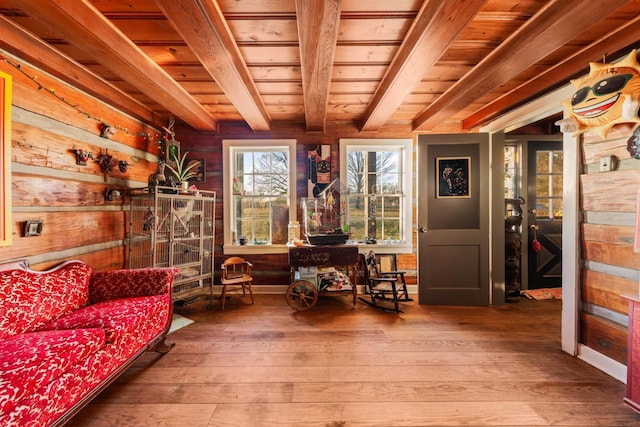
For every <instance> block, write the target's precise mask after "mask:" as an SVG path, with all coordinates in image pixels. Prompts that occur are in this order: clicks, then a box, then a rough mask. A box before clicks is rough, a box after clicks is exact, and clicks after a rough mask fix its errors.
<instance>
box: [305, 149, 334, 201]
mask: <svg viewBox="0 0 640 427" xmlns="http://www.w3.org/2000/svg"><path fill="white" fill-rule="evenodd" d="M307 162H308V169H307V182H308V192H307V194H308V196H309V197H311V196H313V197H318V195H319V194H320V193H321V192H322V190H324V189H325V188H327V186H328V185H329V184H330V183H331V145H312V146H310V147H309V150H308V151H307Z"/></svg>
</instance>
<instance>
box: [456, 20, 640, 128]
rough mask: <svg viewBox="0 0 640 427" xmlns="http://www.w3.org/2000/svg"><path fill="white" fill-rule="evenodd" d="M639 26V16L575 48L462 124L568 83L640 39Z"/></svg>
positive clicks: (478, 122)
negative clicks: (599, 58) (603, 56)
mask: <svg viewBox="0 0 640 427" xmlns="http://www.w3.org/2000/svg"><path fill="white" fill-rule="evenodd" d="M639 25H640V15H638V16H636V17H635V18H633V19H631V20H630V21H628V22H626V23H625V24H624V25H622V26H620V27H616V28H615V29H614V30H613V31H611V32H609V33H608V34H607V35H605V36H604V37H603V38H601V39H599V40H597V41H595V42H593V43H591V44H589V45H588V46H586V47H584V48H583V49H580V50H578V51H576V52H575V53H574V54H573V55H571V56H569V57H567V58H566V60H564V61H562V62H558V63H556V64H554V65H553V66H550V67H549V68H548V69H546V70H545V71H544V72H543V73H541V74H539V75H537V76H536V77H535V78H534V79H532V80H529V81H527V82H525V83H523V84H522V85H520V86H518V87H517V88H515V89H513V90H511V91H509V92H507V93H505V94H504V95H502V96H500V97H499V98H496V99H495V100H494V101H492V102H490V103H488V104H486V105H485V106H484V107H482V108H481V109H479V110H477V111H476V112H475V113H474V114H472V115H470V116H468V117H467V118H465V119H464V120H463V123H462V127H463V129H465V130H469V129H472V128H475V127H477V126H480V125H482V124H484V123H487V122H488V121H490V120H493V119H494V118H496V117H497V116H498V115H500V114H503V113H504V112H506V111H508V110H509V109H512V108H515V107H517V106H518V104H519V103H522V102H526V101H527V100H530V99H532V98H534V97H535V96H537V95H540V94H542V92H543V91H542V90H541V87H545V88H546V87H554V86H557V85H560V84H563V83H567V82H568V81H569V79H571V78H572V76H574V75H575V74H577V73H580V72H583V71H584V72H587V71H586V68H587V67H586V64H588V63H589V62H593V61H594V59H595V58H596V57H597V55H599V54H600V52H602V51H610V52H615V51H618V50H621V49H624V48H626V47H627V46H629V45H631V44H633V43H635V42H637V41H638V36H637V32H636V28H638V26H639Z"/></svg>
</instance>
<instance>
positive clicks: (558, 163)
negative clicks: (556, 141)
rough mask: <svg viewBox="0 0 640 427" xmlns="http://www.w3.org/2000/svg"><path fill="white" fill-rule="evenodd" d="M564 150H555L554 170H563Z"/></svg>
mask: <svg viewBox="0 0 640 427" xmlns="http://www.w3.org/2000/svg"><path fill="white" fill-rule="evenodd" d="M562 158H563V155H562V151H554V152H553V171H554V172H561V171H562Z"/></svg>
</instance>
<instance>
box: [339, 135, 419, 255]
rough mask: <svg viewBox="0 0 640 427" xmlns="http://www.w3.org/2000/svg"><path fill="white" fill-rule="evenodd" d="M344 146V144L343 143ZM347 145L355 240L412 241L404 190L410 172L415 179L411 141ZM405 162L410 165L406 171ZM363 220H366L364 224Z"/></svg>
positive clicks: (350, 219)
mask: <svg viewBox="0 0 640 427" xmlns="http://www.w3.org/2000/svg"><path fill="white" fill-rule="evenodd" d="M341 144H342V143H341ZM351 144H352V143H350V144H349V145H345V146H344V150H345V152H346V163H347V164H346V168H345V169H346V176H345V177H341V178H343V179H345V180H346V182H347V187H348V190H349V204H348V210H349V213H348V215H349V221H350V224H351V226H352V227H351V229H352V231H353V238H354V239H356V240H359V241H362V240H363V239H364V238H365V237H372V238H375V239H376V240H377V241H378V243H381V242H390V241H394V242H395V243H400V242H402V243H406V242H409V241H410V238H409V237H408V236H404V235H403V233H405V232H406V231H405V230H403V227H404V226H405V225H404V224H405V221H407V218H406V215H411V214H412V212H411V211H409V212H404V210H405V208H406V207H405V203H406V200H407V199H405V198H404V194H405V192H406V191H407V190H409V191H410V190H411V187H410V186H409V187H410V188H408V189H405V188H403V187H404V185H405V180H406V179H407V175H405V174H406V173H407V172H408V173H409V175H411V167H410V161H411V158H410V153H411V152H410V151H409V150H408V148H409V147H410V146H411V143H410V141H409V142H408V141H406V140H397V141H395V142H391V143H390V144H388V145H383V144H380V143H379V142H377V143H374V144H373V145H371V142H367V141H363V142H362V144H361V145H358V144H357V143H356V144H354V145H351ZM405 162H406V163H407V164H409V168H408V170H404V169H405V168H404V164H405ZM367 195H368V196H369V197H364V196H367ZM360 218H363V220H360Z"/></svg>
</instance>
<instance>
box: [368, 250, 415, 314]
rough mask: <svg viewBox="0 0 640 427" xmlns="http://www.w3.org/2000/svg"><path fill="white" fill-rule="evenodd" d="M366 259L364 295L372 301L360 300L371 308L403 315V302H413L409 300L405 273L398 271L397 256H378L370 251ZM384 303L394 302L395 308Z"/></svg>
mask: <svg viewBox="0 0 640 427" xmlns="http://www.w3.org/2000/svg"><path fill="white" fill-rule="evenodd" d="M362 256H363V258H364V293H365V294H367V295H369V297H370V298H371V300H370V301H369V300H367V299H365V298H362V297H360V300H361V301H362V302H364V303H366V304H368V305H370V306H371V307H374V308H377V309H379V310H383V311H390V312H393V313H402V312H403V310H402V309H400V303H401V302H409V301H413V299H411V298H409V292H408V291H407V282H406V281H405V278H404V275H405V272H404V271H398V270H397V267H396V256H395V254H389V255H376V254H375V253H374V252H373V251H369V253H368V254H367V255H362ZM382 301H386V302H392V303H393V306H392V307H390V306H389V305H388V304H381V302H382Z"/></svg>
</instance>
